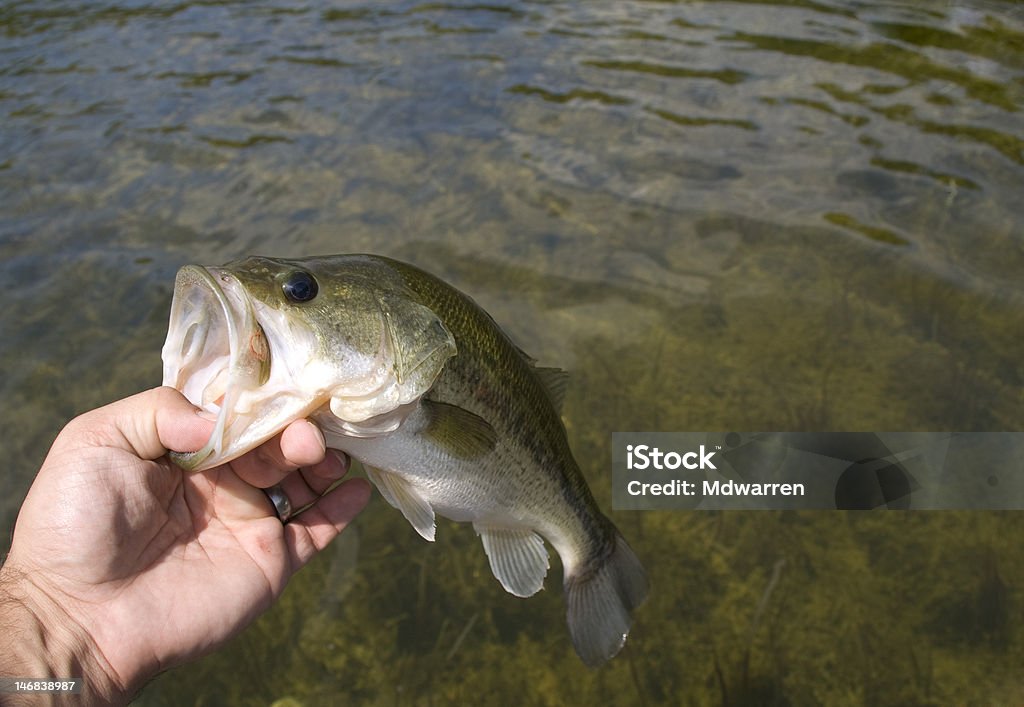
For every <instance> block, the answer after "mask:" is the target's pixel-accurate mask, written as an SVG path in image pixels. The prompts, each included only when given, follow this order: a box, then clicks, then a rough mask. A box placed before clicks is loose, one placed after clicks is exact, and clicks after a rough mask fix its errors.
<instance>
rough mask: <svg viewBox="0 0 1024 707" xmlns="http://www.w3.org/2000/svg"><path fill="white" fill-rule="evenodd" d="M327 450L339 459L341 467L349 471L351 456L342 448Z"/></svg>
mask: <svg viewBox="0 0 1024 707" xmlns="http://www.w3.org/2000/svg"><path fill="white" fill-rule="evenodd" d="M327 451H328V452H329V453H331V454H333V455H334V456H335V457H336V458H337V459H338V462H339V463H340V464H341V468H342V469H344V470H345V471H346V472H347V471H348V469H349V466H350V465H351V463H352V462H351V460H350V459H349V456H348V455H347V454H345V452H343V451H341V450H340V449H328V450H327Z"/></svg>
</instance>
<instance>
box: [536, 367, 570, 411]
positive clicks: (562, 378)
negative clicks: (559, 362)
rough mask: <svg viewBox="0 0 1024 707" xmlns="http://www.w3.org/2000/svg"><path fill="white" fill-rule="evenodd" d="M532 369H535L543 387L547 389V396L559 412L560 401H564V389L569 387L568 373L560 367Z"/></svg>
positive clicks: (560, 409) (560, 407)
mask: <svg viewBox="0 0 1024 707" xmlns="http://www.w3.org/2000/svg"><path fill="white" fill-rule="evenodd" d="M533 370H534V371H536V373H537V377H538V378H540V382H541V384H542V385H543V386H544V389H545V390H546V391H548V397H550V398H551V402H552V404H554V406H555V410H558V411H559V412H561V411H562V403H564V402H565V391H566V389H567V388H568V387H569V374H568V373H566V372H565V371H563V370H562V369H561V368H541V367H537V368H534V369H533Z"/></svg>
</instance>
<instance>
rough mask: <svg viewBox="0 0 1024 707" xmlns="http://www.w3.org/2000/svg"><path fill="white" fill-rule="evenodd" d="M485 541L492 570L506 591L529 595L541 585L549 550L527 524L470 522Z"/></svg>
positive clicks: (485, 548) (516, 594)
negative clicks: (504, 525) (492, 524)
mask: <svg viewBox="0 0 1024 707" xmlns="http://www.w3.org/2000/svg"><path fill="white" fill-rule="evenodd" d="M473 528H474V529H475V530H476V532H477V534H478V535H479V536H480V539H481V540H483V543H484V552H486V553H487V559H488V560H489V561H490V563H491V572H493V573H494V576H495V577H497V578H498V581H499V582H501V586H502V587H504V588H505V591H506V592H508V593H509V594H514V595H515V596H517V597H529V596H533V595H534V594H536V593H537V592H539V591H540V590H541V589H542V588H543V587H544V577H545V576H547V573H548V567H549V564H548V551H547V549H546V548H545V547H544V540H542V539H541V537H540V536H539V535H537V533H535V532H533V531H532V530H530V529H528V528H499V527H494V526H489V525H485V524H483V523H473Z"/></svg>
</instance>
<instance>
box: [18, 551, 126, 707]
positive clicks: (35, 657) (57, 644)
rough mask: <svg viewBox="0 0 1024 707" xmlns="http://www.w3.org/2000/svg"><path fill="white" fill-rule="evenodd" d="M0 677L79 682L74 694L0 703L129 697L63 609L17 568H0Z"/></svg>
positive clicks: (109, 701)
mask: <svg viewBox="0 0 1024 707" xmlns="http://www.w3.org/2000/svg"><path fill="white" fill-rule="evenodd" d="M0 634H2V635H3V636H4V639H5V640H4V643H6V645H7V648H6V649H0V677H10V678H23V679H28V680H37V681H38V680H58V681H59V680H67V679H69V678H79V679H81V680H82V683H81V685H82V687H81V693H79V694H74V695H72V694H59V693H57V694H40V693H33V694H26V693H15V694H0V705H2V706H3V707H7V705H20V704H32V705H38V704H65V703H71V702H75V703H76V704H86V705H94V704H95V705H100V704H124V703H126V702H127V701H128V697H130V695H131V694H132V693H131V692H128V689H129V686H126V685H122V684H121V681H120V680H118V679H116V676H114V675H113V671H111V670H110V668H109V666H108V665H107V664H106V661H105V659H104V658H103V656H102V655H101V654H100V652H99V651H98V650H97V648H96V646H95V643H94V642H93V640H92V638H91V637H90V636H89V634H88V632H87V631H86V630H84V629H83V628H82V626H81V625H80V624H79V623H78V622H77V621H75V620H74V617H73V616H72V615H71V614H70V613H69V611H68V609H67V608H65V607H63V606H61V605H60V604H59V603H58V602H56V601H54V600H53V599H52V598H51V597H50V596H49V595H47V594H46V593H45V592H44V591H42V590H41V589H40V588H39V587H38V586H37V585H35V584H34V583H33V582H32V581H31V580H29V579H28V578H27V576H26V575H25V574H24V573H22V572H20V571H19V570H17V569H15V568H13V567H9V566H7V565H5V566H4V567H2V568H0Z"/></svg>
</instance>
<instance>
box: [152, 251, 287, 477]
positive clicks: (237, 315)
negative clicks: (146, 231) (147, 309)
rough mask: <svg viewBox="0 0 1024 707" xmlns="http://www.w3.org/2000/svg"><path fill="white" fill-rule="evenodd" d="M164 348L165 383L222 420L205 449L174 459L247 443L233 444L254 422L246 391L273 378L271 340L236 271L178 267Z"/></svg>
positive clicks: (222, 452) (203, 457)
mask: <svg viewBox="0 0 1024 707" xmlns="http://www.w3.org/2000/svg"><path fill="white" fill-rule="evenodd" d="M162 356H163V362H164V379H163V384H164V385H168V386H171V387H173V388H176V389H178V390H179V391H181V392H182V394H183V395H184V396H185V397H186V398H188V399H189V401H190V402H191V403H192V404H193V405H196V406H197V407H200V408H202V409H203V410H204V411H205V412H206V413H207V414H209V415H210V416H211V417H215V418H216V422H217V424H216V427H215V428H214V430H213V433H212V434H211V435H210V440H209V442H207V444H206V445H205V446H204V447H203V448H202V449H200V450H198V451H196V452H192V453H187V454H177V455H175V456H174V459H175V461H176V462H177V463H178V464H179V465H180V466H182V467H184V468H187V469H192V470H200V469H204V468H208V467H210V466H213V465H215V464H219V463H222V462H224V461H228V460H229V459H230V458H233V457H234V456H237V455H238V454H241V453H242V452H244V451H246V449H237V448H233V447H236V446H237V445H235V443H236V442H238V441H239V439H240V438H241V437H242V436H243V433H244V431H245V429H246V428H247V427H248V426H249V424H250V422H251V420H249V419H247V418H248V415H247V413H249V412H250V409H249V408H251V401H248V404H247V401H246V398H247V397H251V396H247V395H246V393H247V392H249V391H252V390H254V389H257V388H259V386H261V385H262V384H263V383H265V382H266V381H267V379H268V378H269V375H270V347H269V344H268V342H267V339H266V335H265V334H264V332H263V329H262V327H260V325H259V322H258V321H257V320H256V317H255V315H254V314H253V309H252V305H251V303H250V301H249V298H248V297H247V296H246V295H245V293H244V292H243V290H242V288H241V286H240V285H239V284H238V282H237V280H235V278H234V277H233V276H232V275H230V274H229V273H228V272H226V271H223V270H220V269H217V268H211V269H207V268H203V267H199V266H196V265H188V266H185V267H183V268H182V269H181V270H179V271H178V276H177V278H176V280H175V283H174V298H173V300H172V302H171V314H170V322H169V325H168V329H167V340H166V342H165V343H164V347H163V352H162Z"/></svg>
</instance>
